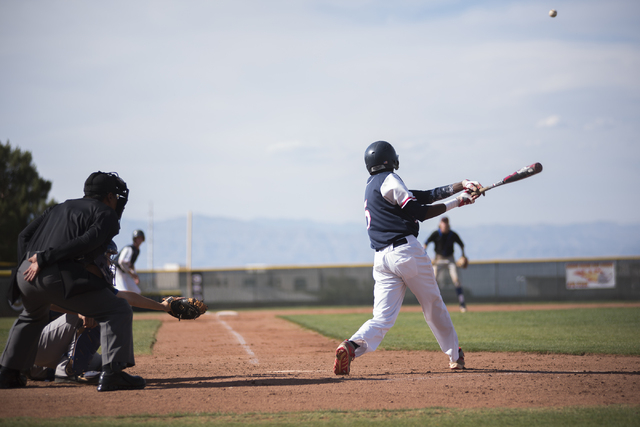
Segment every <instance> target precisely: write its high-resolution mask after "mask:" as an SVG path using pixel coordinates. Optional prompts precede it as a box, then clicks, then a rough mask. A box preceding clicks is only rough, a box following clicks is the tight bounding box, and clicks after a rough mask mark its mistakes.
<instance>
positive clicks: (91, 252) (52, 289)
mask: <svg viewBox="0 0 640 427" xmlns="http://www.w3.org/2000/svg"><path fill="white" fill-rule="evenodd" d="M128 195H129V190H128V188H127V184H126V183H125V182H124V181H123V180H122V179H121V178H120V177H119V176H118V175H117V174H116V173H104V172H94V173H92V174H91V175H89V177H88V178H87V180H86V181H85V184H84V198H82V199H73V200H67V201H65V202H64V203H61V204H58V205H56V206H53V207H51V208H49V209H47V210H46V211H45V212H44V213H43V214H42V215H41V216H40V217H38V218H36V219H35V220H34V221H33V222H31V223H30V224H29V225H28V226H27V227H26V228H25V229H24V230H23V231H22V232H21V233H20V235H19V237H18V260H19V261H18V268H17V270H16V271H15V272H14V275H13V276H12V278H11V295H10V299H11V301H12V302H15V300H17V299H18V298H19V297H21V298H22V303H23V306H24V310H23V311H22V313H21V314H20V316H19V317H18V319H17V320H16V321H15V322H14V324H13V327H12V328H11V331H10V332H9V339H8V340H7V345H6V347H5V350H4V352H3V354H2V358H1V359H0V365H1V368H0V388H18V387H25V386H26V383H27V381H26V377H25V376H24V375H23V374H22V372H24V371H27V370H28V369H30V368H31V366H32V365H33V362H34V359H35V356H36V351H37V345H38V339H39V337H40V333H41V332H42V329H43V328H44V326H45V325H46V324H47V323H48V322H49V310H50V307H51V305H52V304H54V305H56V306H58V307H60V308H61V309H62V310H65V311H67V310H68V311H71V312H74V313H81V314H82V315H84V316H87V317H92V318H94V319H95V320H96V321H97V322H98V323H99V324H100V330H101V346H102V365H103V366H102V374H101V375H100V381H99V384H98V391H111V390H121V389H141V388H144V386H145V380H144V379H143V378H141V377H138V376H132V375H129V374H126V373H124V372H122V370H123V369H124V368H126V367H129V366H133V365H134V364H135V360H134V357H133V337H132V331H131V324H132V321H133V311H132V310H131V306H130V305H129V303H127V301H126V300H124V299H122V298H118V297H116V295H115V294H114V293H113V291H112V290H111V287H110V284H109V283H107V281H106V280H104V279H103V278H101V277H98V276H96V275H94V274H92V273H90V272H89V271H88V270H87V269H86V265H88V264H92V263H93V260H94V259H95V258H96V256H98V255H100V254H103V253H104V252H105V250H106V248H107V245H108V244H109V242H111V239H112V238H113V237H114V236H115V235H116V234H118V232H119V231H120V223H119V220H120V218H121V216H122V212H123V210H124V207H125V205H126V203H127V200H128Z"/></svg>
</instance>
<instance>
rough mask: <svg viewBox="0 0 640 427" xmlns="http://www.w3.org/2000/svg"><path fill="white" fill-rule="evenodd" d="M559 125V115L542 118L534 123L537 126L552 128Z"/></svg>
mask: <svg viewBox="0 0 640 427" xmlns="http://www.w3.org/2000/svg"><path fill="white" fill-rule="evenodd" d="M559 125H560V116H556V115H553V116H549V117H546V118H544V119H541V120H538V123H537V124H536V126H537V127H539V128H554V127H558V126H559Z"/></svg>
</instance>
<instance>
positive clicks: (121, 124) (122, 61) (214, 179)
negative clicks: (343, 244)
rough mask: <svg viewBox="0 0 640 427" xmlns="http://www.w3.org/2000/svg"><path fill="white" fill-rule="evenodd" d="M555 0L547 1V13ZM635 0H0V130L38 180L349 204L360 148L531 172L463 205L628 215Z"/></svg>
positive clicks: (435, 181) (296, 206)
mask: <svg viewBox="0 0 640 427" xmlns="http://www.w3.org/2000/svg"><path fill="white" fill-rule="evenodd" d="M550 9H556V10H557V11H558V16H557V17H556V18H551V17H549V10H550ZM638 22H640V2H637V1H633V0H630V1H608V2H606V3H603V2H599V1H588V0H587V1H583V0H580V1H539V0H537V1H528V0H517V1H515V0H514V1H509V0H505V1H466V2H462V1H437V0H436V1H413V0H396V1H393V2H389V1H382V0H380V1H374V0H372V1H366V0H352V1H333V0H325V1H313V0H309V1H305V0H270V1H258V0H255V1H252V0H233V1H199V0H180V1H177V0H153V1H143V0H137V1H129V0H127V1H109V2H96V1H91V2H89V1H79V0H65V1H61V0H47V1H42V0H30V1H28V2H25V1H20V0H2V1H0V63H1V64H2V66H1V67H0V141H2V142H6V141H10V143H11V145H12V146H13V147H19V148H20V149H21V150H28V151H30V152H31V153H32V155H33V162H34V164H35V165H36V167H37V169H38V172H39V174H40V176H42V177H43V178H45V179H48V180H50V181H51V182H52V183H53V186H52V190H51V193H50V196H51V197H53V198H54V199H56V200H57V201H63V200H66V199H70V198H77V197H81V196H82V188H83V183H84V180H85V179H86V177H87V176H89V174H90V173H92V172H94V171H96V170H101V171H106V172H111V171H116V172H118V173H119V174H120V176H121V177H122V178H123V179H124V180H125V181H126V182H127V184H128V186H129V188H130V191H131V193H130V201H129V203H128V205H127V207H126V209H125V213H124V215H125V216H126V217H127V218H130V219H145V220H146V219H147V218H148V217H149V215H150V212H151V211H152V212H153V218H154V219H155V220H165V219H171V218H176V217H183V216H186V215H187V212H189V211H190V212H192V213H193V214H194V215H206V216H213V217H225V218H233V219H241V220H252V219H260V218H269V219H291V220H313V221H319V222H325V223H336V224H342V223H352V222H359V221H362V223H363V224H364V211H363V194H364V186H365V183H366V180H367V178H368V174H367V171H366V169H365V167H364V160H363V156H364V151H365V149H366V147H367V146H368V145H369V144H370V143H372V142H374V141H377V140H386V141H389V142H390V143H391V144H393V145H394V147H395V148H396V151H397V152H398V154H399V155H400V169H399V170H398V171H397V172H398V174H399V175H400V176H401V177H402V179H403V180H404V182H405V183H406V184H407V186H408V187H409V188H410V189H431V188H434V187H438V186H442V185H447V184H450V183H453V182H456V181H460V180H462V179H473V180H478V181H480V182H481V183H482V184H483V185H489V184H491V183H494V182H497V181H499V180H500V179H502V178H504V177H505V176H506V175H509V174H510V173H512V172H514V171H515V170H517V169H520V168H521V167H523V166H526V165H529V164H532V163H534V162H540V163H542V165H543V166H544V170H543V172H542V173H541V174H539V175H537V176H534V177H531V178H529V179H527V180H524V181H521V182H518V183H514V184H509V185H506V186H503V187H500V188H496V189H493V190H491V191H490V192H488V193H487V195H486V197H483V198H481V199H480V200H479V201H477V202H476V203H475V204H474V205H473V206H469V207H463V208H461V209H456V210H454V211H451V212H450V216H451V217H455V221H456V222H457V223H458V224H460V223H464V224H465V225H466V226H469V225H473V224H478V225H482V224H555V225H561V224H574V223H588V222H592V221H610V222H614V223H618V224H627V223H638V222H639V217H638V212H640V198H639V197H638V196H637V195H636V194H635V189H636V187H635V184H636V183H638V182H640V167H639V166H640V165H639V163H640V162H639V160H640V143H639V142H640V141H639V140H638V139H639V135H640V132H639V131H640V26H639V25H638Z"/></svg>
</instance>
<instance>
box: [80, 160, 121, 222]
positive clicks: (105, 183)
mask: <svg viewBox="0 0 640 427" xmlns="http://www.w3.org/2000/svg"><path fill="white" fill-rule="evenodd" d="M109 193H113V194H115V196H116V197H117V199H118V202H117V205H116V213H117V214H118V219H120V218H122V212H123V211H124V207H125V205H126V204H127V201H128V200H129V189H128V188H127V183H126V182H124V181H123V180H122V178H120V177H119V176H118V174H117V173H115V172H109V173H107V172H100V171H98V172H94V173H92V174H91V175H89V177H88V178H87V180H86V181H85V182H84V195H85V196H89V197H105V196H107V195H108V194H109Z"/></svg>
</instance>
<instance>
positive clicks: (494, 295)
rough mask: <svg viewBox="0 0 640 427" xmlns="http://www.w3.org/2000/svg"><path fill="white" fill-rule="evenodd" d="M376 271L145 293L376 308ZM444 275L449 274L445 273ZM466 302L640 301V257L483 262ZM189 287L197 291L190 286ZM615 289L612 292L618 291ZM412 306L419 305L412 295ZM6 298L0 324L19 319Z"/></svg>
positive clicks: (191, 277) (254, 277) (178, 281)
mask: <svg viewBox="0 0 640 427" xmlns="http://www.w3.org/2000/svg"><path fill="white" fill-rule="evenodd" d="M598 266H602V267H604V268H605V269H607V270H606V271H607V272H608V273H612V274H613V280H611V278H610V277H609V278H608V284H607V286H610V287H607V288H581V289H575V288H574V289H571V288H569V287H568V286H567V274H568V273H567V271H568V270H567V269H568V268H575V267H578V268H580V267H584V268H583V269H582V270H584V271H583V272H586V273H590V272H591V270H593V269H595V268H598ZM371 267H372V266H371V265H340V266H307V267H272V266H248V267H245V268H232V269H202V270H192V271H187V270H186V269H178V270H173V271H164V270H154V271H140V272H139V273H140V279H141V284H140V288H141V289H142V291H143V293H144V294H145V295H147V296H149V297H151V298H154V299H159V298H161V297H162V296H164V295H175V294H180V295H193V296H195V297H198V298H200V299H204V301H205V302H206V303H207V304H208V305H209V307H210V308H212V309H221V308H245V307H269V306H271V307H273V306H294V305H305V306H306V305H370V304H371V303H372V302H373V279H372V275H371ZM443 270H445V269H443ZM9 274H10V273H9V271H8V270H4V271H0V295H2V296H4V295H6V293H7V290H8V287H9ZM459 274H460V279H461V282H462V285H463V287H464V290H465V296H466V299H467V302H469V303H473V302H526V301H597V300H607V301H614V300H634V301H638V300H640V257H616V258H608V257H603V258H576V259H555V260H518V261H480V262H473V263H471V264H470V265H469V267H468V268H467V269H465V270H459ZM188 283H190V284H191V286H187V284H188ZM438 283H439V284H440V288H441V290H442V296H443V298H444V300H445V302H447V303H455V302H456V301H457V298H456V294H455V290H454V288H453V285H452V284H451V281H450V278H449V277H448V273H447V272H446V271H444V272H443V273H442V274H440V275H439V278H438ZM612 283H613V286H612ZM405 302H406V303H409V304H411V303H416V302H417V301H416V299H415V297H414V296H413V295H412V294H411V292H407V296H406V298H405ZM16 314H17V311H16V310H14V309H12V308H11V307H10V306H9V304H8V302H7V301H6V298H2V301H1V302H0V316H15V315H16Z"/></svg>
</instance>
